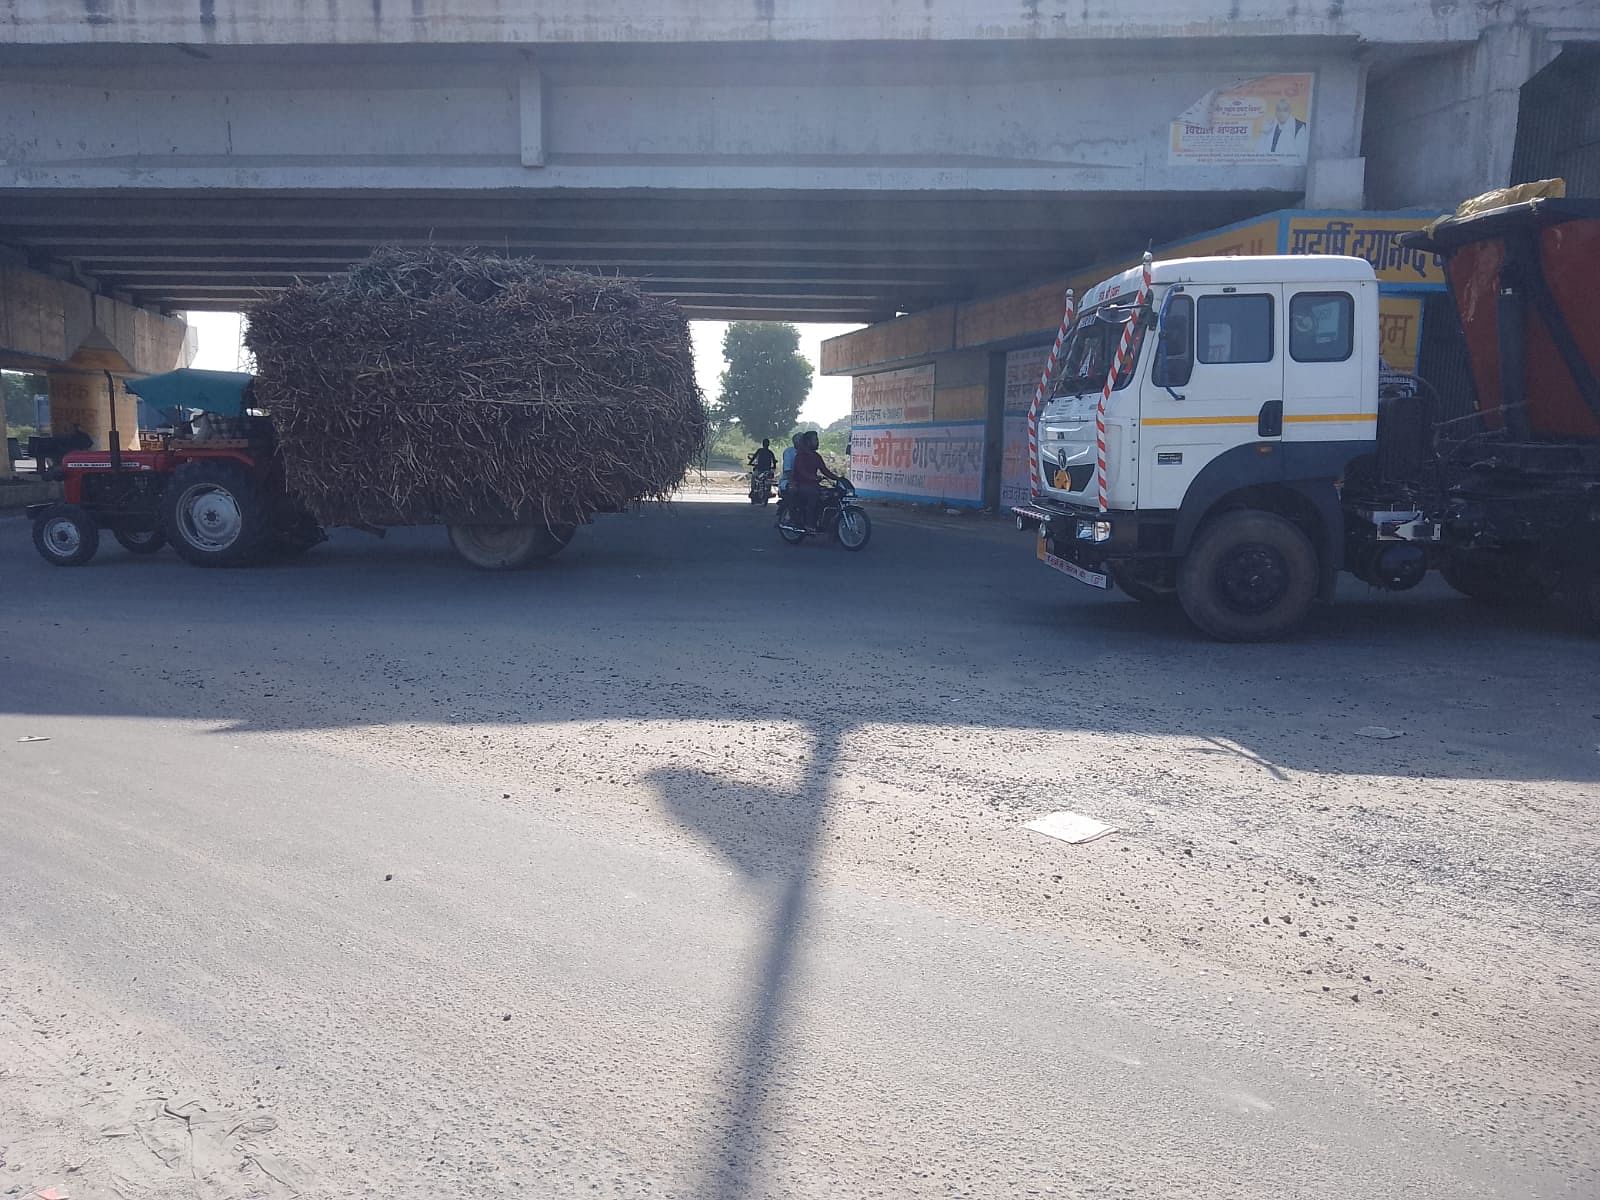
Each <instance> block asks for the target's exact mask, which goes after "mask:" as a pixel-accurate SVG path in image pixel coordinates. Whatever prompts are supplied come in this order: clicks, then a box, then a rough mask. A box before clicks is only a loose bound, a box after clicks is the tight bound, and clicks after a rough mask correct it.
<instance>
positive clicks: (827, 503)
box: [778, 479, 872, 550]
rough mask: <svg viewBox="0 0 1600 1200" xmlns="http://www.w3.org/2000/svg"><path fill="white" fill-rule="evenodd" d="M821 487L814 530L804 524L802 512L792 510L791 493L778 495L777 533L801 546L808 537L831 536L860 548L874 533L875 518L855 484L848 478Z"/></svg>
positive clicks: (840, 543)
mask: <svg viewBox="0 0 1600 1200" xmlns="http://www.w3.org/2000/svg"><path fill="white" fill-rule="evenodd" d="M819 490H820V492H821V498H820V499H819V501H818V504H817V528H816V530H815V531H813V530H810V529H807V528H805V526H804V525H802V524H801V523H800V514H799V513H798V512H792V511H791V509H792V507H793V499H794V498H793V496H792V494H785V495H784V496H782V497H780V498H779V500H778V536H779V537H781V538H782V539H783V540H784V541H786V542H788V543H789V545H791V546H798V545H799V544H800V543H801V542H803V541H805V540H806V539H807V538H808V537H829V536H831V537H832V538H833V539H834V540H835V541H837V542H838V543H839V545H841V546H843V547H844V548H845V549H846V550H860V549H861V548H862V547H863V546H865V545H866V544H867V540H868V539H869V538H871V537H872V518H871V517H869V516H868V515H867V510H866V508H864V507H863V506H862V503H861V499H860V497H858V496H857V495H856V489H855V486H854V485H853V484H852V483H851V482H850V481H849V480H848V479H841V480H839V481H838V482H837V483H835V484H833V485H831V486H830V485H828V484H827V483H824V484H823V486H822V487H821V488H820V489H819Z"/></svg>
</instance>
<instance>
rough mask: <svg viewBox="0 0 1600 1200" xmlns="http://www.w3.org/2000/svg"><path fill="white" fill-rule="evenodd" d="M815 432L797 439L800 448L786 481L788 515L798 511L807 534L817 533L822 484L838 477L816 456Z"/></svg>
mask: <svg viewBox="0 0 1600 1200" xmlns="http://www.w3.org/2000/svg"><path fill="white" fill-rule="evenodd" d="M819 440H820V439H819V438H818V437H817V431H816V430H814V429H808V430H806V431H805V432H804V433H802V434H801V435H800V438H799V442H800V448H799V449H798V450H797V451H796V452H795V456H794V469H793V470H792V471H791V473H790V477H789V511H790V513H791V514H792V513H794V512H795V510H796V509H798V510H799V513H800V517H801V527H802V528H804V529H805V531H806V532H807V533H816V532H817V509H818V507H819V506H820V503H821V500H822V480H823V479H824V478H826V479H832V480H835V481H837V480H838V478H839V477H838V476H837V475H835V474H834V473H833V472H832V471H830V470H828V464H827V463H825V462H823V461H822V455H821V454H819V453H817V444H818V442H819Z"/></svg>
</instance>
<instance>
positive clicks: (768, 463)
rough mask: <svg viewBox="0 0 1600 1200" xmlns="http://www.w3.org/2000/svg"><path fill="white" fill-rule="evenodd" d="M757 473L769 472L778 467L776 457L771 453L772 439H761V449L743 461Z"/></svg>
mask: <svg viewBox="0 0 1600 1200" xmlns="http://www.w3.org/2000/svg"><path fill="white" fill-rule="evenodd" d="M745 461H746V462H747V463H749V465H750V466H751V467H752V468H754V469H755V470H757V471H770V470H772V468H773V467H775V466H777V465H778V456H777V455H776V454H774V453H773V452H772V439H771V438H762V439H761V448H760V449H759V450H757V451H756V452H755V453H754V454H752V455H751V456H750V457H749V458H748V459H746V460H745Z"/></svg>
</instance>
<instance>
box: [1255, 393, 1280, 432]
mask: <svg viewBox="0 0 1600 1200" xmlns="http://www.w3.org/2000/svg"><path fill="white" fill-rule="evenodd" d="M1256 436H1257V437H1264V438H1269V437H1282V436H1283V401H1282V400H1268V401H1267V402H1266V403H1265V404H1263V405H1262V406H1261V415H1260V416H1258V417H1257V418H1256Z"/></svg>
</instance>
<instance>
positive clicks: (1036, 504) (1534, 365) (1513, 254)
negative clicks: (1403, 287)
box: [1014, 201, 1600, 641]
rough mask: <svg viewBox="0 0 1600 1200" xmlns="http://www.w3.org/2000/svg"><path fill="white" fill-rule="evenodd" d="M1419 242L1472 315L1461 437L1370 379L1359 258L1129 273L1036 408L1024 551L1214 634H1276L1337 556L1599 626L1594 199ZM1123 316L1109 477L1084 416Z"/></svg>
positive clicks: (1083, 318)
mask: <svg viewBox="0 0 1600 1200" xmlns="http://www.w3.org/2000/svg"><path fill="white" fill-rule="evenodd" d="M1418 244H1419V245H1420V246H1421V247H1422V248H1424V249H1428V250H1431V251H1433V252H1436V253H1440V254H1443V255H1445V256H1446V258H1447V260H1448V261H1447V271H1448V273H1449V275H1450V281H1451V286H1452V289H1453V291H1454V292H1455V293H1456V297H1457V301H1458V305H1459V307H1460V309H1461V311H1462V313H1463V314H1464V320H1463V326H1464V328H1465V332H1466V340H1467V344H1468V347H1469V350H1470V355H1469V357H1470V359H1471V366H1472V368H1473V371H1474V378H1475V393H1476V395H1475V397H1474V400H1475V405H1476V422H1477V424H1476V426H1475V428H1474V429H1472V430H1469V431H1468V432H1467V433H1466V434H1464V435H1463V436H1462V439H1461V440H1459V441H1458V442H1457V443H1456V444H1454V445H1453V446H1451V447H1444V446H1443V445H1442V443H1441V441H1440V440H1439V437H1438V430H1439V429H1440V428H1442V427H1440V426H1439V425H1438V424H1437V417H1438V407H1437V397H1436V396H1434V395H1433V393H1432V391H1431V389H1429V388H1428V387H1427V386H1426V384H1425V383H1422V382H1421V381H1413V382H1412V384H1411V386H1409V387H1401V388H1395V387H1392V386H1385V387H1384V388H1383V389H1381V390H1380V383H1379V351H1378V284H1377V280H1376V278H1375V277H1374V274H1373V270H1372V267H1371V266H1370V265H1369V264H1368V263H1367V262H1366V261H1365V260H1363V259H1359V258H1346V257H1336V256H1319V255H1292V256H1291V255H1267V256H1262V257H1230V258H1190V259H1177V260H1174V261H1168V262H1157V263H1154V264H1153V265H1152V268H1151V286H1150V289H1149V295H1148V297H1147V298H1146V300H1145V302H1144V304H1143V305H1139V304H1138V303H1137V300H1136V298H1137V296H1138V294H1139V292H1140V287H1141V278H1142V277H1141V269H1140V268H1133V269H1131V270H1129V271H1125V272H1123V273H1122V274H1120V275H1116V276H1113V277H1112V278H1110V279H1107V280H1105V281H1104V282H1102V283H1100V284H1098V285H1097V286H1095V287H1093V288H1091V289H1090V290H1089V291H1088V292H1087V293H1086V294H1085V295H1084V297H1083V299H1082V303H1081V304H1080V306H1079V309H1078V316H1077V320H1076V323H1075V324H1074V325H1073V327H1072V329H1071V331H1070V333H1069V334H1068V336H1067V339H1066V341H1065V343H1064V344H1063V346H1062V352H1061V355H1060V366H1059V368H1058V373H1057V376H1056V379H1055V380H1054V381H1053V387H1052V389H1051V391H1050V393H1049V399H1048V402H1047V403H1046V404H1045V405H1044V407H1043V409H1042V411H1041V412H1040V414H1039V417H1038V421H1037V443H1038V446H1037V453H1038V478H1037V480H1036V483H1035V488H1034V496H1033V499H1032V500H1031V502H1030V503H1028V504H1024V505H1019V506H1018V507H1017V508H1016V509H1015V510H1014V512H1015V513H1016V516H1017V522H1018V525H1019V527H1021V528H1028V527H1034V528H1036V529H1037V531H1038V538H1037V554H1038V557H1039V558H1040V559H1042V560H1043V561H1044V562H1046V563H1047V564H1048V565H1050V566H1052V567H1054V568H1056V569H1057V570H1060V571H1063V572H1065V573H1066V574H1068V575H1071V576H1072V577H1074V578H1076V579H1077V580H1079V581H1080V582H1082V583H1086V584H1089V585H1091V586H1094V587H1100V588H1109V587H1111V586H1113V585H1115V586H1116V587H1119V588H1121V589H1122V590H1123V591H1125V592H1127V593H1128V594H1129V595H1130V596H1132V597H1134V598H1136V599H1139V600H1144V601H1151V602H1159V601H1161V600H1165V599H1175V600H1176V601H1178V602H1179V603H1180V604H1181V605H1182V607H1183V610H1184V612H1185V613H1186V614H1187V615H1188V616H1189V618H1190V620H1192V621H1193V622H1194V624H1195V625H1197V626H1198V627H1199V628H1200V629H1201V630H1203V631H1204V632H1206V633H1208V634H1210V635H1212V636H1213V637H1216V638H1220V639H1223V640H1227V641H1259V640H1266V639H1271V638H1276V637H1282V636H1284V635H1286V634H1288V633H1289V632H1291V631H1292V630H1294V629H1295V627H1296V626H1298V625H1299V624H1300V623H1301V622H1302V621H1303V620H1304V619H1305V617H1306V615H1307V614H1308V612H1309V611H1310V609H1311V606H1312V605H1313V603H1315V602H1316V601H1317V600H1318V599H1324V600H1326V599H1331V598H1332V594H1333V589H1334V582H1335V579H1336V577H1337V573H1338V572H1339V571H1341V570H1346V571H1349V572H1351V573H1352V574H1354V575H1356V576H1357V577H1358V578H1360V579H1362V580H1365V581H1366V582H1367V583H1369V584H1370V585H1372V586H1375V587H1379V588H1384V589H1390V590H1400V589H1404V588H1409V587H1413V586H1415V585H1416V584H1417V583H1419V582H1421V580H1422V579H1423V578H1424V576H1425V575H1426V574H1427V571H1428V569H1429V568H1430V567H1438V568H1440V569H1441V570H1442V571H1443V573H1444V576H1445V578H1446V580H1447V581H1448V582H1449V583H1451V584H1452V585H1453V586H1454V587H1455V588H1456V589H1457V590H1459V591H1461V592H1464V593H1466V594H1467V595H1469V596H1473V597H1474V598H1476V599H1479V600H1483V601H1486V602H1488V603H1498V604H1530V603H1535V602H1538V601H1541V600H1543V599H1544V598H1546V597H1547V596H1551V595H1556V594H1564V595H1566V596H1568V597H1572V598H1576V599H1577V600H1578V601H1579V603H1580V604H1581V605H1583V606H1584V607H1586V608H1587V609H1588V611H1589V613H1590V615H1591V617H1592V619H1594V620H1595V621H1597V622H1600V388H1597V385H1596V381H1595V376H1596V373H1597V368H1596V363H1597V361H1600V306H1594V305H1592V304H1590V303H1588V301H1587V299H1586V297H1587V295H1588V291H1587V287H1588V284H1587V283H1586V282H1584V281H1585V280H1587V279H1590V278H1592V272H1593V270H1594V268H1595V267H1596V265H1597V261H1596V260H1600V205H1596V204H1594V203H1592V202H1572V201H1535V202H1534V203H1532V204H1519V205H1513V206H1508V207H1506V208H1502V209H1498V210H1495V211H1493V212H1490V213H1487V214H1481V213H1480V214H1477V215H1475V216H1473V217H1471V218H1470V219H1456V220H1453V221H1447V222H1443V223H1442V224H1441V225H1439V226H1437V227H1435V229H1434V230H1433V231H1431V232H1430V233H1429V234H1427V235H1426V238H1425V240H1423V241H1421V242H1419V243H1418ZM1541 247H1542V249H1541ZM1496 314H1498V316H1497V315H1496ZM1529 314H1534V316H1530V315H1529ZM1129 322H1132V334H1131V342H1130V347H1129V350H1130V352H1129V353H1128V354H1127V355H1126V357H1125V360H1124V366H1123V369H1122V370H1121V371H1120V373H1119V375H1118V377H1117V378H1116V380H1115V382H1114V385H1113V387H1112V390H1111V392H1110V394H1109V397H1108V398H1107V400H1106V402H1105V408H1104V413H1103V425H1104V430H1105V472H1104V474H1105V478H1104V480H1103V481H1102V480H1100V479H1099V478H1098V473H1097V471H1096V450H1097V445H1096V442H1097V437H1096V409H1097V406H1098V405H1099V404H1100V403H1101V397H1102V391H1103V388H1104V386H1105V383H1106V379H1107V376H1108V375H1109V373H1110V367H1111V364H1112V362H1113V360H1114V356H1115V353H1116V350H1117V345H1118V342H1119V340H1120V339H1121V337H1122V335H1123V331H1124V328H1125V326H1127V324H1128V323H1129ZM1451 424H1452V426H1454V425H1455V424H1456V423H1454V422H1452V423H1451ZM1451 433H1452V436H1454V433H1455V430H1454V429H1453V428H1452V430H1451ZM1102 482H1103V487H1104V502H1103V504H1102V502H1101V500H1102V495H1101V488H1102Z"/></svg>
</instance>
